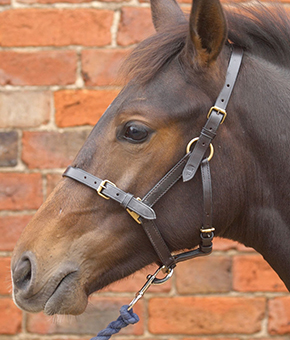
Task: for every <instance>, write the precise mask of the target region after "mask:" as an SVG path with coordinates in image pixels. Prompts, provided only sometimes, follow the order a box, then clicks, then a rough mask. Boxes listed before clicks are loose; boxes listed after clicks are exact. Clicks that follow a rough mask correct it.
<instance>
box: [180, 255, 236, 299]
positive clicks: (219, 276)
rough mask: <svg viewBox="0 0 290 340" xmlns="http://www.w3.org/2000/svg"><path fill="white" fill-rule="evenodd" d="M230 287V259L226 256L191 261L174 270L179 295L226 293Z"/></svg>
mask: <svg viewBox="0 0 290 340" xmlns="http://www.w3.org/2000/svg"><path fill="white" fill-rule="evenodd" d="M231 286H232V277H231V259H230V258H228V257H226V256H212V257H203V258H199V259H193V260H191V261H186V262H183V263H180V264H179V265H178V266H177V268H176V287H177V290H178V292H179V293H180V294H195V293H220V292H228V291H230V290H231Z"/></svg>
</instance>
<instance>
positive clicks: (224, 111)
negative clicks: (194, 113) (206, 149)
mask: <svg viewBox="0 0 290 340" xmlns="http://www.w3.org/2000/svg"><path fill="white" fill-rule="evenodd" d="M213 110H215V111H217V112H218V113H221V114H222V115H223V119H222V121H221V122H220V125H221V124H222V123H223V122H224V121H225V119H226V116H227V112H226V110H223V109H221V108H219V107H217V106H213V107H211V108H210V110H209V111H208V114H207V117H206V118H207V119H209V116H210V115H211V113H212V111H213Z"/></svg>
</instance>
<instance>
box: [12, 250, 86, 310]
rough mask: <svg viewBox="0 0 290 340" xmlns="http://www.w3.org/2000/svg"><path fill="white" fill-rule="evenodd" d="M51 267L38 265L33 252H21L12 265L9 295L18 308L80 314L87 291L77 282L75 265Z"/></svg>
mask: <svg viewBox="0 0 290 340" xmlns="http://www.w3.org/2000/svg"><path fill="white" fill-rule="evenodd" d="M50 274H51V270H49V269H48V270H47V271H46V270H45V269H44V270H43V268H38V266H37V260H36V257H35V255H34V254H33V253H32V252H30V251H27V252H24V253H23V254H22V256H21V257H20V259H19V260H17V261H16V262H15V263H13V265H12V283H13V299H14V302H15V303H16V305H17V306H18V307H20V308H21V309H23V310H25V311H27V312H32V313H37V312H40V311H43V312H44V313H45V314H47V315H54V314H73V315H78V314H81V313H82V312H83V311H84V310H85V308H86V306H87V301H88V298H87V294H86V293H85V291H84V289H83V288H82V287H81V285H80V284H79V276H80V275H79V269H78V267H77V265H75V264H73V263H64V264H61V265H60V266H58V267H57V268H56V269H55V270H54V273H53V275H50Z"/></svg>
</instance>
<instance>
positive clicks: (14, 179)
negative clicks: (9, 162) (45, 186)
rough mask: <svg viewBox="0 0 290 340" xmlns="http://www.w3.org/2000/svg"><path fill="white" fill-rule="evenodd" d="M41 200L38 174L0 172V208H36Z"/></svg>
mask: <svg viewBox="0 0 290 340" xmlns="http://www.w3.org/2000/svg"><path fill="white" fill-rule="evenodd" d="M42 200H43V197H42V180H41V175H40V174H21V173H0V210H24V209H37V208H39V206H40V204H41V203H42Z"/></svg>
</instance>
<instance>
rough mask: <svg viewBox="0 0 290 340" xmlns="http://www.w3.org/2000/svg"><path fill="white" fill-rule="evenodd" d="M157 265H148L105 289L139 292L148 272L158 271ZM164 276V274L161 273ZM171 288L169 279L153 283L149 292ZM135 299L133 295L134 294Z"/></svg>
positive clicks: (164, 290)
mask: <svg viewBox="0 0 290 340" xmlns="http://www.w3.org/2000/svg"><path fill="white" fill-rule="evenodd" d="M156 269H157V268H156V266H150V267H146V268H145V269H142V270H140V271H138V272H136V273H134V274H133V275H131V276H129V277H128V278H125V279H123V280H121V281H118V282H115V283H112V284H111V285H109V286H108V287H106V288H105V289H103V291H104V292H132V293H134V292H137V291H139V290H140V289H141V288H142V287H143V285H144V283H145V282H146V281H147V279H146V277H147V275H148V274H153V273H154V272H155V271H156ZM158 277H159V276H158ZM161 277H162V275H161ZM170 289H171V280H168V281H167V282H166V283H164V284H162V285H152V286H151V287H150V288H149V289H148V293H149V292H150V293H156V292H168V291H170ZM132 299H133V295H132Z"/></svg>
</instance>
